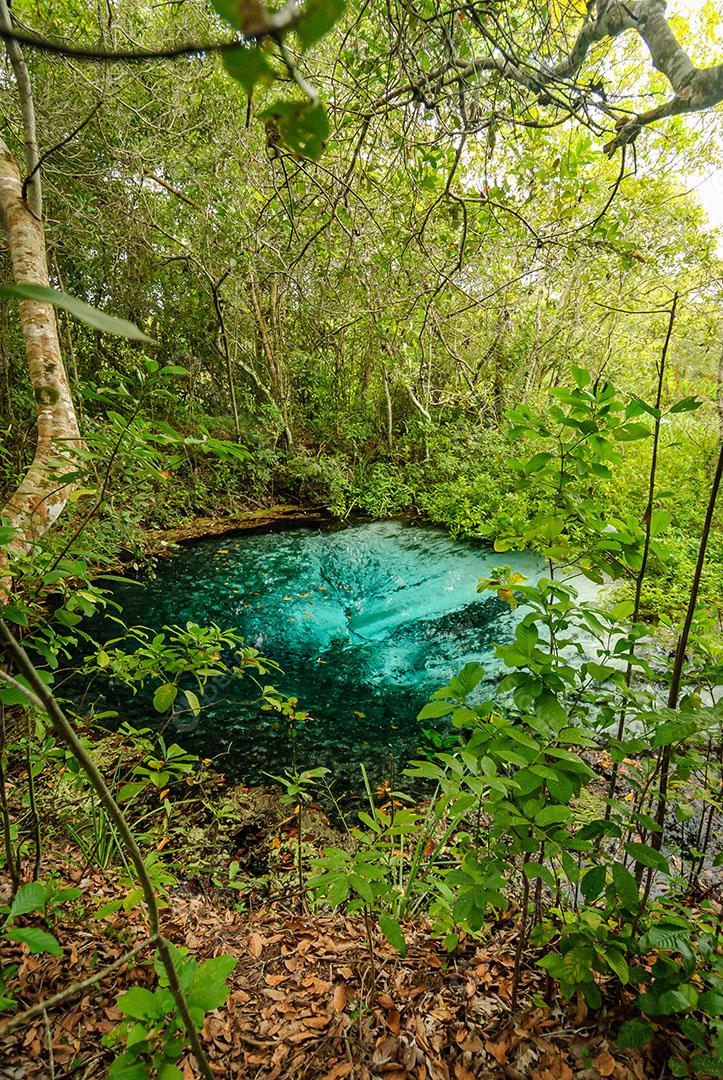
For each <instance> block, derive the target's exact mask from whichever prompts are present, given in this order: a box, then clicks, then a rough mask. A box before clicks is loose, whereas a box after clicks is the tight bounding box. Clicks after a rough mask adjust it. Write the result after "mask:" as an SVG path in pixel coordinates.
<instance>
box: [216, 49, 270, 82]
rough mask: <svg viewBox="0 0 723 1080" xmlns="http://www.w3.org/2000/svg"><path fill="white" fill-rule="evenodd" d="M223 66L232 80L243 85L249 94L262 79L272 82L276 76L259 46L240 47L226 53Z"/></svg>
mask: <svg viewBox="0 0 723 1080" xmlns="http://www.w3.org/2000/svg"><path fill="white" fill-rule="evenodd" d="M223 66H224V67H225V68H226V71H227V72H228V73H229V75H230V76H231V78H232V79H235V80H236V82H238V83H241V85H242V86H243V88H244V90H245V91H246V93H247V94H250V93H251V91H252V90H253V88H254V86H255V85H256V83H257V82H258V81H259V80H260V79H263V81H264V82H271V81H272V80H273V79H274V78H275V75H276V73H275V72H274V69H273V68H272V67H271V65H270V64H269V62H268V60H267V59H266V57H265V55H264V53H263V51H262V49H261V48H260V47H259V46H258V45H256V46H253V47H250V46H247V45H239V47H238V49H232V50H231V51H230V52H227V53H224V55H223Z"/></svg>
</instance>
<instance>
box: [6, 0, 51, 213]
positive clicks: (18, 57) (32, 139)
mask: <svg viewBox="0 0 723 1080" xmlns="http://www.w3.org/2000/svg"><path fill="white" fill-rule="evenodd" d="M0 26H2V28H3V30H12V29H13V22H12V19H11V17H10V8H9V4H8V3H7V0H0ZM5 48H6V49H7V54H8V57H9V59H10V63H11V64H12V68H13V74H14V75H15V82H16V84H17V88H18V95H19V97H20V111H21V113H22V117H23V138H24V142H25V168H26V169H27V175H28V177H29V181H28V194H27V198H28V207H29V209H30V212H31V213H32V214H33V215H34V216H35V217H36V218H37V219H38V221H40V220H41V219H42V216H43V197H42V193H41V188H40V172H39V171H38V166H39V165H40V155H39V153H38V137H37V134H36V131H35V106H34V104H33V89H32V86H31V84H30V75H29V73H28V68H27V64H26V63H25V57H24V56H23V50H22V49H21V48H20V46H19V45H18V43H17V41H9V40H8V41H6V42H5Z"/></svg>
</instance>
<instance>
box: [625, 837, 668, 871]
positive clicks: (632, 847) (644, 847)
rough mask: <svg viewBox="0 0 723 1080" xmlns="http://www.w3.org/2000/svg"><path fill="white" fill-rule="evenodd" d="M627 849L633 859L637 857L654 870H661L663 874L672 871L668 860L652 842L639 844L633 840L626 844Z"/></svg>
mask: <svg viewBox="0 0 723 1080" xmlns="http://www.w3.org/2000/svg"><path fill="white" fill-rule="evenodd" d="M625 850H626V851H627V853H628V855H629V856H630V858H631V859H635V861H636V862H639V863H640V864H641V865H642V866H648V867H650V869H652V870H660V871H661V872H662V873H663V874H669V873H670V867H669V865H668V860H667V859H666V858H665V856H664V855H661V854H660V852H659V851H656V850H655V848H653V847H651V846H650V844H637V843H634V842H633V841H631V842H630V843H629V844H626V845H625Z"/></svg>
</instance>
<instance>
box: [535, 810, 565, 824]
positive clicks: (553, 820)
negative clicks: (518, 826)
mask: <svg viewBox="0 0 723 1080" xmlns="http://www.w3.org/2000/svg"><path fill="white" fill-rule="evenodd" d="M571 817H572V810H571V809H570V807H569V806H543V808H542V810H540V811H538V813H537V814H535V825H539V826H540V827H541V828H544V827H545V826H546V825H556V824H559V823H560V822H562V821H569V820H570V818H571Z"/></svg>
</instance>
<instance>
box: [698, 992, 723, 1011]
mask: <svg viewBox="0 0 723 1080" xmlns="http://www.w3.org/2000/svg"><path fill="white" fill-rule="evenodd" d="M698 1008H699V1009H700V1010H701V1012H704V1013H707V1014H708V1016H723V994H719V993H718V992H717V991H716V990H706V991H705V993H703V994H701V995H700V997H699V998H698Z"/></svg>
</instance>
